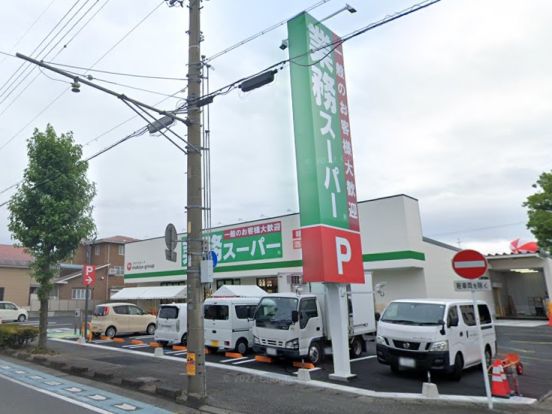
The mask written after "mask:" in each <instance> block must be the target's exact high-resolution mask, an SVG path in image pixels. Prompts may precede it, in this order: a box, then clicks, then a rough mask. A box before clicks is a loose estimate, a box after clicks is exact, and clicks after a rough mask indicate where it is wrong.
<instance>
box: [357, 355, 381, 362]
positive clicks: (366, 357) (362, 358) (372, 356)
mask: <svg viewBox="0 0 552 414" xmlns="http://www.w3.org/2000/svg"><path fill="white" fill-rule="evenodd" d="M375 357H376V355H368V356H365V357H360V358H355V359H351V362H356V361H362V360H364V359H372V358H375Z"/></svg>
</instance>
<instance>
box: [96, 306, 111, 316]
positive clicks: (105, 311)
mask: <svg viewBox="0 0 552 414" xmlns="http://www.w3.org/2000/svg"><path fill="white" fill-rule="evenodd" d="M107 315H109V308H108V307H107V306H96V307H95V308H94V316H107Z"/></svg>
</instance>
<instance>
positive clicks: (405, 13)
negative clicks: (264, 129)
mask: <svg viewBox="0 0 552 414" xmlns="http://www.w3.org/2000/svg"><path fill="white" fill-rule="evenodd" d="M440 1H441V0H426V1H423V2H420V3H416V4H414V5H413V6H411V7H408V8H406V9H403V10H401V11H399V12H397V13H394V14H392V15H387V16H386V17H384V18H383V19H381V20H379V21H376V22H374V23H370V24H369V25H367V26H364V27H362V28H360V29H357V30H355V31H353V32H351V33H349V34H348V35H346V36H344V37H342V38H341V39H339V40H335V41H333V42H330V43H327V44H325V45H322V46H319V47H317V48H314V49H310V50H308V51H307V52H304V53H301V54H299V55H296V56H293V57H290V58H288V59H285V60H281V61H280V62H277V63H274V64H272V65H270V66H268V67H267V68H265V69H263V70H260V71H258V72H257V73H255V74H253V75H249V76H246V77H243V78H241V79H238V80H237V81H234V82H232V83H229V84H228V85H226V86H223V87H221V88H219V89H217V90H215V91H214V92H211V93H208V94H207V95H204V96H201V97H199V98H197V99H196V101H195V102H197V101H200V100H203V99H206V98H214V97H216V96H219V95H226V94H228V93H229V92H231V91H232V90H233V89H235V88H237V87H238V86H239V85H240V84H241V83H242V82H245V81H247V80H249V79H252V78H254V77H256V76H258V75H260V74H262V73H265V72H268V71H270V70H273V69H275V68H278V69H282V68H283V67H284V66H285V65H286V64H288V63H293V64H298V65H300V66H312V65H315V64H317V63H318V62H319V61H321V60H323V59H324V58H325V57H326V56H327V55H329V53H331V52H332V51H333V50H335V49H336V48H337V47H339V46H340V45H342V44H343V43H345V42H347V41H349V40H351V39H353V38H355V37H357V36H360V35H362V34H364V33H366V32H368V31H370V30H373V29H376V28H378V27H380V26H383V25H385V24H387V23H390V22H392V21H394V20H397V19H400V18H402V17H405V16H408V15H409V14H412V13H415V12H417V11H419V10H422V9H425V8H427V7H429V6H431V5H433V4H435V3H439V2H440ZM328 48H331V49H330V50H329V51H328V52H327V53H326V54H325V55H324V57H322V59H320V60H318V61H316V62H312V63H310V64H300V63H297V62H296V60H297V59H299V58H301V57H304V56H307V55H309V54H311V53H313V52H317V51H319V50H326V49H328ZM189 105H190V102H187V103H186V104H184V105H182V106H181V107H180V108H179V109H178V110H177V111H176V112H177V113H182V112H185V111H186V108H187V106H189Z"/></svg>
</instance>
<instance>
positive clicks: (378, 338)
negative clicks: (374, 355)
mask: <svg viewBox="0 0 552 414" xmlns="http://www.w3.org/2000/svg"><path fill="white" fill-rule="evenodd" d="M376 343H377V344H380V345H386V343H385V338H384V337H383V336H380V335H378V336H376Z"/></svg>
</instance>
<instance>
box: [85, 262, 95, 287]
mask: <svg viewBox="0 0 552 414" xmlns="http://www.w3.org/2000/svg"><path fill="white" fill-rule="evenodd" d="M95 283H96V266H95V265H84V266H83V271H82V284H83V285H84V286H90V287H92V286H94V284H95Z"/></svg>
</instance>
